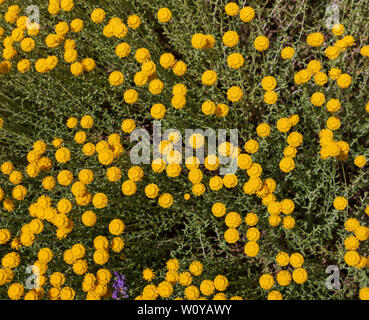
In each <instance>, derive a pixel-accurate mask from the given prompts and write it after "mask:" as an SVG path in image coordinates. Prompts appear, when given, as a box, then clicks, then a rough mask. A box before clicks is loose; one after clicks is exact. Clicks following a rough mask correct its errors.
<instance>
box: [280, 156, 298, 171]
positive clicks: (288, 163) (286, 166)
mask: <svg viewBox="0 0 369 320" xmlns="http://www.w3.org/2000/svg"><path fill="white" fill-rule="evenodd" d="M279 168H280V169H281V170H282V171H283V172H285V173H289V172H291V171H292V170H293V169H295V161H294V160H293V159H292V158H290V157H284V158H282V160H281V161H280V162H279Z"/></svg>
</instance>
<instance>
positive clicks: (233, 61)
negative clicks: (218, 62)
mask: <svg viewBox="0 0 369 320" xmlns="http://www.w3.org/2000/svg"><path fill="white" fill-rule="evenodd" d="M227 64H228V66H229V67H230V68H232V69H239V68H241V67H242V66H243V65H244V64H245V59H244V58H243V56H242V54H241V53H237V52H235V53H231V54H230V55H229V56H228V58H227Z"/></svg>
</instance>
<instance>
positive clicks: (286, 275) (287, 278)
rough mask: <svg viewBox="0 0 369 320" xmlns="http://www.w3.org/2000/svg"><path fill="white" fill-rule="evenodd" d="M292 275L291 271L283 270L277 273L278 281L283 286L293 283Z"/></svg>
mask: <svg viewBox="0 0 369 320" xmlns="http://www.w3.org/2000/svg"><path fill="white" fill-rule="evenodd" d="M291 280H292V277H291V274H290V272H289V271H287V270H281V271H279V272H278V273H277V282H278V284H279V285H281V286H282V287H285V286H288V285H289V284H290V283H291Z"/></svg>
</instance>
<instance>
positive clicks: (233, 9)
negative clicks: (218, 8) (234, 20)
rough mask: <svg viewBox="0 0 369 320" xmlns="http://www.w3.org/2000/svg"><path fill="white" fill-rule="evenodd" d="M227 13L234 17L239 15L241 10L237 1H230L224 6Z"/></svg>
mask: <svg viewBox="0 0 369 320" xmlns="http://www.w3.org/2000/svg"><path fill="white" fill-rule="evenodd" d="M224 10H225V12H226V14H227V15H229V16H231V17H234V16H237V15H238V12H239V10H240V8H239V6H238V4H237V3H235V2H229V3H227V5H226V6H225V8H224Z"/></svg>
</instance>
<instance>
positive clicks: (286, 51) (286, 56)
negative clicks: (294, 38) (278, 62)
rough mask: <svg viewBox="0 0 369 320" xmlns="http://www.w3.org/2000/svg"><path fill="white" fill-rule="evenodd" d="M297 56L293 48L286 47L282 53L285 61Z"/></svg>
mask: <svg viewBox="0 0 369 320" xmlns="http://www.w3.org/2000/svg"><path fill="white" fill-rule="evenodd" d="M294 54H295V49H294V48H292V47H284V48H283V49H282V51H281V57H282V59H283V60H289V59H292V57H293V56H294Z"/></svg>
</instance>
